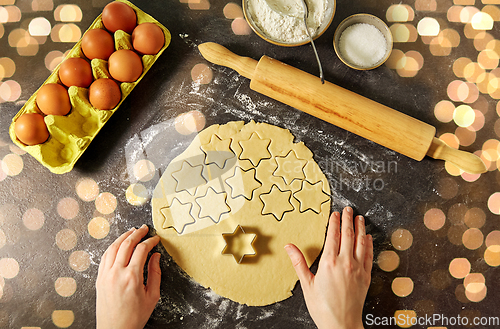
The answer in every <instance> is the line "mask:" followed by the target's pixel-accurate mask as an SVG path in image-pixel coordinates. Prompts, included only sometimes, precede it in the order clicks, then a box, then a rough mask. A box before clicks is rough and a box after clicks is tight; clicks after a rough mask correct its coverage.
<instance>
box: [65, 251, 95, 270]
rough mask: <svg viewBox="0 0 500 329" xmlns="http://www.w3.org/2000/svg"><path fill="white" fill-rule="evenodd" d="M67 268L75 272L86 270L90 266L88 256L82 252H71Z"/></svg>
mask: <svg viewBox="0 0 500 329" xmlns="http://www.w3.org/2000/svg"><path fill="white" fill-rule="evenodd" d="M69 266H70V267H71V268H72V269H73V270H75V271H77V272H83V271H85V270H87V269H88V268H89V266H90V254H89V253H88V252H86V251H84V250H77V251H73V252H72V253H71V255H70V256H69Z"/></svg>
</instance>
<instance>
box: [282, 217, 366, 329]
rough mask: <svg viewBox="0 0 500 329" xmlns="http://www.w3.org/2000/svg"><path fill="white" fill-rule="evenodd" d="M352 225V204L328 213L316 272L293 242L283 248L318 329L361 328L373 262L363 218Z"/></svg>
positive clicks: (359, 218)
mask: <svg viewBox="0 0 500 329" xmlns="http://www.w3.org/2000/svg"><path fill="white" fill-rule="evenodd" d="M354 222H355V224H354V226H355V229H356V233H355V232H354V228H353V211H352V208H350V207H346V208H344V211H343V213H342V235H341V233H340V214H339V213H338V212H334V213H333V214H332V215H331V216H330V222H329V225H328V232H327V236H326V241H325V246H324V249H323V254H322V256H321V258H320V261H319V266H318V271H317V272H316V275H314V274H313V273H311V271H310V270H309V267H308V266H307V263H306V260H305V259H304V256H303V254H302V252H301V251H300V250H299V249H298V248H297V247H296V246H294V245H293V244H288V245H286V246H285V249H286V251H287V253H288V255H289V256H290V260H291V261H292V265H293V266H294V268H295V271H296V272H297V275H298V277H299V279H300V285H301V287H302V291H303V293H304V299H305V301H306V306H307V309H308V310H309V313H310V314H311V317H312V319H313V320H314V323H316V325H317V326H318V328H319V329H325V328H329V329H330V328H335V329H359V328H363V320H362V316H363V305H364V301H365V298H366V294H367V293H368V288H369V286H370V280H371V270H372V263H373V239H372V237H371V235H366V231H365V223H364V218H363V217H362V216H357V217H356V220H355V221H354Z"/></svg>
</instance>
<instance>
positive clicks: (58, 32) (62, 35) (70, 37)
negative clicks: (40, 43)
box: [50, 23, 82, 43]
mask: <svg viewBox="0 0 500 329" xmlns="http://www.w3.org/2000/svg"><path fill="white" fill-rule="evenodd" d="M50 37H51V39H52V41H54V42H70V43H73V42H78V41H79V40H80V38H81V37H82V31H81V30H80V28H79V27H78V26H77V25H75V24H73V23H69V24H56V25H55V26H54V27H53V28H52V33H51V34H50Z"/></svg>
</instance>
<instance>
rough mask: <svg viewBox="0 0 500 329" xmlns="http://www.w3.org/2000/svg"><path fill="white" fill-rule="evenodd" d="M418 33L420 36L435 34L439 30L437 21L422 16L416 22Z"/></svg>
mask: <svg viewBox="0 0 500 329" xmlns="http://www.w3.org/2000/svg"><path fill="white" fill-rule="evenodd" d="M417 31H418V34H419V35H421V36H437V35H438V34H439V31H440V26H439V22H438V21H437V20H436V19H435V18H432V17H424V18H422V19H421V20H420V21H419V22H418V24H417Z"/></svg>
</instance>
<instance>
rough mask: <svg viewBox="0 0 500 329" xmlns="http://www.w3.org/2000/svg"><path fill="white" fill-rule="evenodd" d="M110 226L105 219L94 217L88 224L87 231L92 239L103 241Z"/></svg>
mask: <svg viewBox="0 0 500 329" xmlns="http://www.w3.org/2000/svg"><path fill="white" fill-rule="evenodd" d="M109 229H110V225H109V222H108V221H107V220H106V218H103V217H94V218H92V220H91V221H90V222H89V224H88V231H89V234H90V236H91V237H93V238H94V239H104V238H105V237H107V236H108V234H109Z"/></svg>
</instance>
